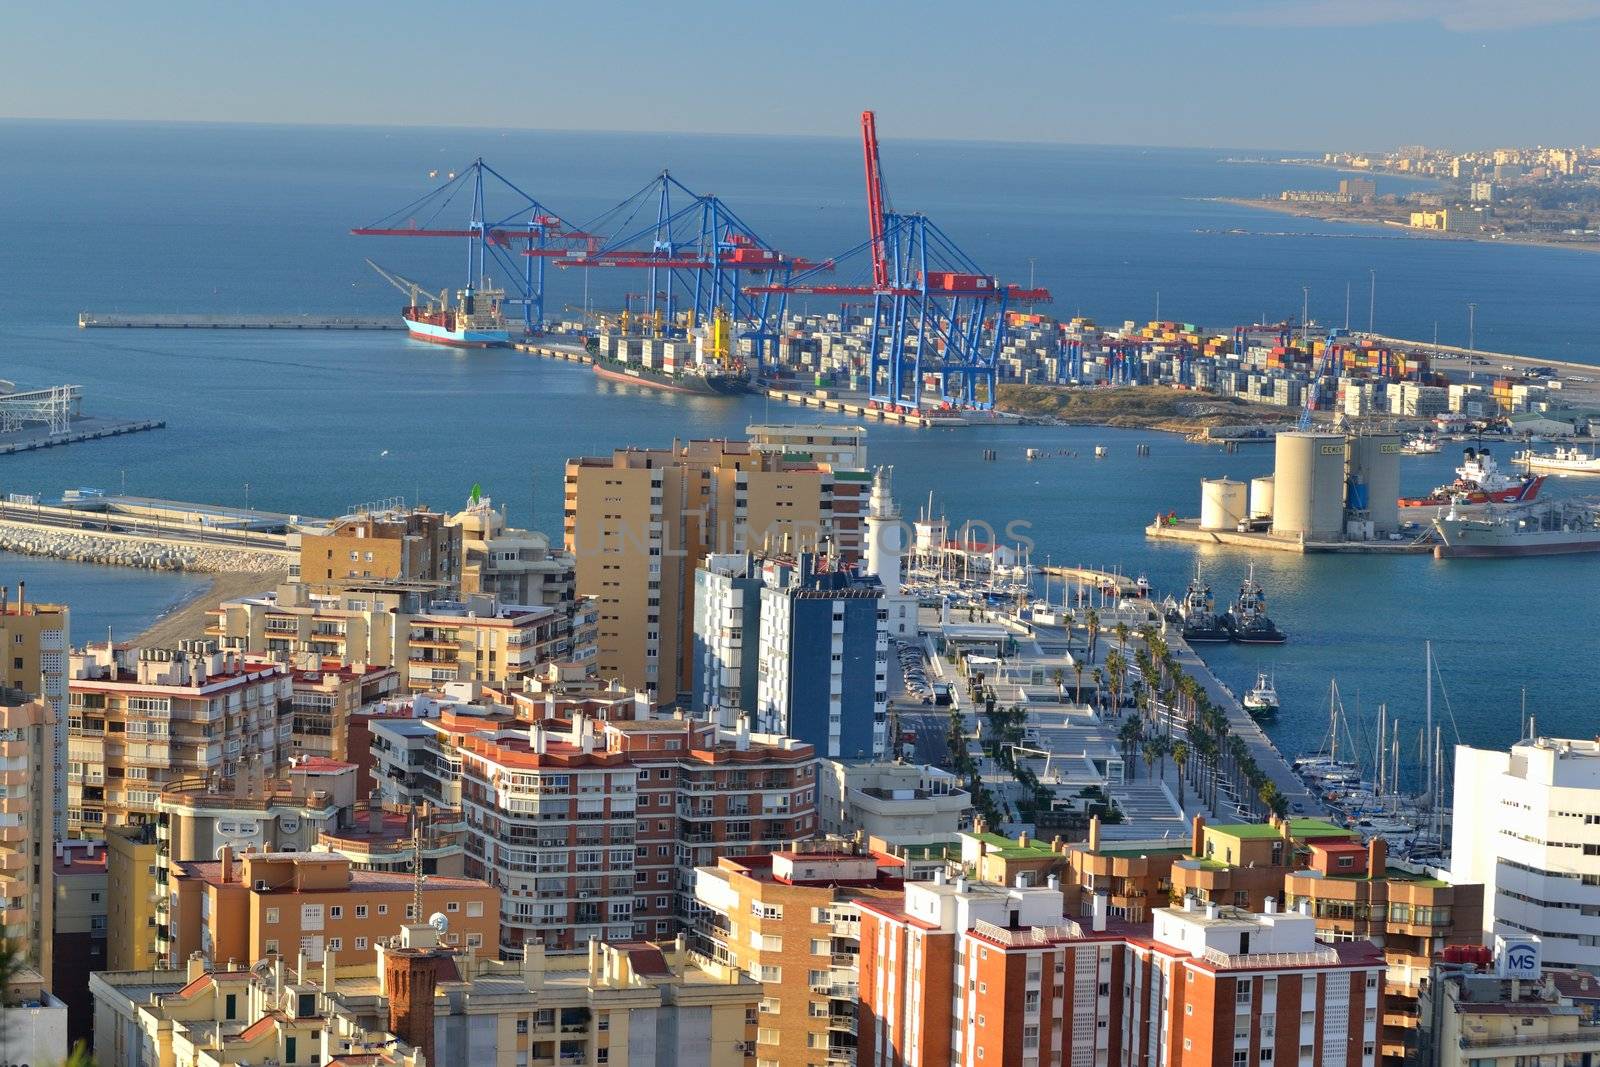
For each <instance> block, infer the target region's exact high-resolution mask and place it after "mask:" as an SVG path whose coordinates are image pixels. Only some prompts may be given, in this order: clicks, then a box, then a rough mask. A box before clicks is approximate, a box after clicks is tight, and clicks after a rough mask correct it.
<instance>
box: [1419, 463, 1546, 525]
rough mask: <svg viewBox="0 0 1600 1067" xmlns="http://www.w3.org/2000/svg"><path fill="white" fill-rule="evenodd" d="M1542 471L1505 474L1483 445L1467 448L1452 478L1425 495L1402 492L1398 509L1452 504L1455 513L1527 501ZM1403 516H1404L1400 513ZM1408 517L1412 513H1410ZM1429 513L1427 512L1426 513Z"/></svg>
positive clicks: (1425, 509) (1534, 492)
mask: <svg viewBox="0 0 1600 1067" xmlns="http://www.w3.org/2000/svg"><path fill="white" fill-rule="evenodd" d="M1544 478H1545V476H1544V475H1542V474H1533V473H1531V472H1530V473H1527V474H1521V475H1514V474H1507V473H1506V472H1504V471H1502V470H1501V469H1500V466H1499V464H1497V463H1496V462H1495V459H1494V456H1493V454H1491V453H1490V452H1489V450H1488V449H1487V448H1468V449H1467V450H1466V451H1465V452H1464V453H1463V457H1462V462H1461V466H1459V467H1457V468H1456V480H1455V481H1453V482H1451V483H1450V484H1449V485H1441V486H1439V487H1438V488H1437V489H1435V490H1434V491H1433V492H1431V493H1429V494H1428V495H1427V496H1403V497H1401V498H1400V500H1399V504H1400V510H1401V512H1402V513H1403V512H1405V511H1406V510H1408V509H1410V510H1412V511H1413V512H1418V511H1422V512H1430V513H1431V511H1432V510H1433V509H1435V508H1442V507H1449V506H1451V505H1452V504H1453V505H1455V507H1456V510H1457V512H1458V513H1461V512H1463V511H1465V512H1467V513H1471V512H1472V511H1473V510H1476V511H1480V512H1481V511H1488V510H1492V509H1493V508H1494V507H1495V506H1496V505H1511V504H1531V503H1533V502H1534V500H1535V499H1536V498H1537V497H1538V496H1539V490H1540V488H1541V487H1542V486H1543V485H1544ZM1402 517H1405V516H1402ZM1412 517H1416V516H1415V515H1413V516H1412ZM1430 517H1431V515H1430Z"/></svg>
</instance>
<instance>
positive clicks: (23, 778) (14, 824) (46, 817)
mask: <svg viewBox="0 0 1600 1067" xmlns="http://www.w3.org/2000/svg"><path fill="white" fill-rule="evenodd" d="M55 750H56V729H55V713H54V712H53V711H51V710H50V705H49V704H47V703H45V702H44V701H42V700H38V699H34V698H30V697H28V696H26V695H25V694H23V693H21V692H18V691H17V690H14V689H4V690H0V785H3V786H4V793H3V795H0V932H3V936H4V940H5V942H6V943H7V944H9V945H11V946H12V947H13V948H14V949H15V950H16V951H17V952H18V953H20V954H21V959H20V960H18V964H19V966H22V967H31V968H33V969H34V970H36V971H38V972H39V974H41V975H43V976H44V981H45V984H46V986H47V987H48V986H49V984H50V982H51V979H52V977H53V973H54V972H53V953H52V951H51V946H52V941H51V936H52V932H53V931H54V929H55V926H54V919H55V890H54V888H53V879H52V874H53V867H52V864H51V860H52V858H53V857H54V855H55V843H56V841H57V840H58V839H57V837H56V833H55V819H54V818H53V815H54V807H53V796H54V794H53V783H54V772H55V765H56V758H55Z"/></svg>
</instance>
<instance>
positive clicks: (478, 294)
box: [367, 259, 511, 348]
mask: <svg viewBox="0 0 1600 1067" xmlns="http://www.w3.org/2000/svg"><path fill="white" fill-rule="evenodd" d="M367 266H369V267H371V268H372V269H373V270H375V271H377V272H378V273H379V274H381V275H382V276H383V277H384V279H385V280H387V281H388V282H389V284H390V285H393V286H394V287H395V288H396V289H399V290H400V291H401V292H402V293H405V294H406V295H407V296H408V297H410V301H409V302H408V303H407V304H406V306H405V307H404V308H402V309H401V311H400V317H401V319H403V320H404V321H405V324H406V332H407V333H408V334H409V335H410V336H411V337H412V338H414V339H415V340H418V341H427V342H428V343H429V344H435V345H452V346H454V347H456V348H496V347H499V346H500V345H506V344H510V343H511V332H510V330H509V329H508V328H507V327H506V320H505V316H504V315H502V314H501V311H500V308H501V305H502V304H503V303H504V302H505V298H506V294H505V291H504V290H502V289H495V288H493V287H492V286H490V285H489V284H488V282H487V281H484V282H483V283H482V284H480V285H477V286H473V285H468V286H467V288H465V289H458V290H456V299H455V304H454V305H453V306H452V305H451V302H450V291H449V290H448V289H446V290H443V291H442V292H440V293H439V296H438V299H435V298H434V297H433V296H432V295H431V294H430V293H429V292H428V291H427V290H426V289H424V288H423V287H422V286H421V285H419V284H417V283H416V282H414V281H412V280H411V279H409V278H403V277H401V276H400V275H398V274H394V273H391V272H390V271H387V270H384V269H383V268H382V267H380V266H378V265H377V264H376V263H374V262H372V260H370V259H369V260H367Z"/></svg>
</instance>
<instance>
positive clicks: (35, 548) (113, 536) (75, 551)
mask: <svg viewBox="0 0 1600 1067" xmlns="http://www.w3.org/2000/svg"><path fill="white" fill-rule="evenodd" d="M0 551H5V552H15V553H17V554H19V555H24V556H45V557H48V558H51V559H64V560H72V561H75V562H79V563H102V564H107V565H110V566H115V567H140V568H143V569H145V570H155V571H194V572H197V573H203V574H218V573H232V572H237V571H274V570H283V569H284V568H286V567H287V566H288V565H289V563H290V562H291V560H292V559H293V558H294V554H293V553H291V552H289V551H287V550H282V549H277V550H275V549H265V548H245V547H241V546H236V545H214V544H201V543H198V542H194V541H183V540H175V539H167V538H161V537H154V536H150V535H146V534H128V533H111V532H101V531H93V532H90V531H86V530H85V531H79V530H62V529H55V528H51V527H45V526H34V525H32V524H29V523H21V522H5V521H0Z"/></svg>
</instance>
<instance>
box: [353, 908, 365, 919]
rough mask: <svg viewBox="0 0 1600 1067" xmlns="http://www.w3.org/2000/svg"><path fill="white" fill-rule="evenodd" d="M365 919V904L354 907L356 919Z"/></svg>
mask: <svg viewBox="0 0 1600 1067" xmlns="http://www.w3.org/2000/svg"><path fill="white" fill-rule="evenodd" d="M366 917H367V906H366V905H365V904H357V905H356V918H358V919H365V918H366Z"/></svg>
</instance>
